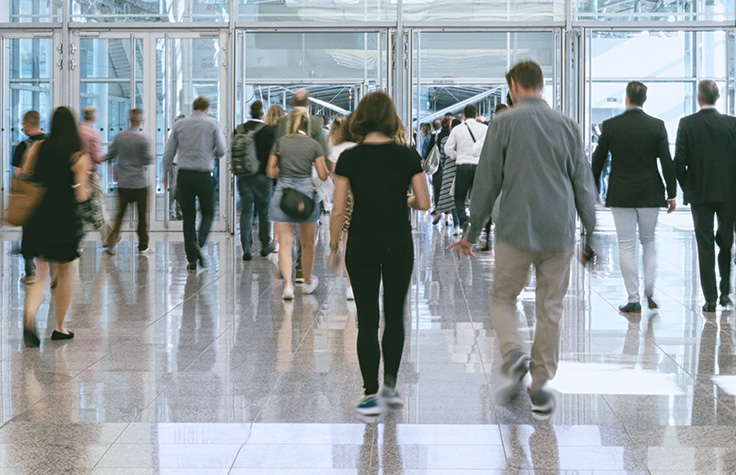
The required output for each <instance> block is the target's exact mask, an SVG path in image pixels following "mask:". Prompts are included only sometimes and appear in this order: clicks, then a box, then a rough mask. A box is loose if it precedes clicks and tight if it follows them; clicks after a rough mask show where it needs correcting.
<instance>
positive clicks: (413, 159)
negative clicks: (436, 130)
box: [335, 143, 422, 236]
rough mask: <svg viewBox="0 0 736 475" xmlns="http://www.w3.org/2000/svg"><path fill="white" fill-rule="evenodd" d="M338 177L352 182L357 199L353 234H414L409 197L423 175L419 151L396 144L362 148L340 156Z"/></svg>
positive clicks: (351, 231)
mask: <svg viewBox="0 0 736 475" xmlns="http://www.w3.org/2000/svg"><path fill="white" fill-rule="evenodd" d="M335 173H336V174H338V175H341V176H344V177H346V178H348V179H349V180H350V189H351V190H352V192H353V198H354V206H353V214H352V218H351V221H350V233H360V234H362V235H373V236H384V235H385V236H392V235H393V236H395V235H396V234H397V233H411V222H410V221H409V213H407V205H406V193H407V191H408V190H409V186H410V184H411V179H412V177H413V176H414V175H416V174H417V173H422V164H421V159H420V158H419V154H418V153H417V152H416V150H414V149H412V148H408V147H402V146H401V145H396V144H394V143H388V144H381V145H368V144H362V145H358V146H356V147H354V148H351V149H349V150H346V151H344V152H343V153H342V154H341V155H340V158H339V159H338V161H337V167H336V168H335Z"/></svg>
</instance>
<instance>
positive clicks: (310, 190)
mask: <svg viewBox="0 0 736 475" xmlns="http://www.w3.org/2000/svg"><path fill="white" fill-rule="evenodd" d="M285 188H293V189H295V190H297V191H299V192H301V193H304V194H305V195H307V196H311V197H312V199H313V200H314V205H315V206H314V211H313V212H312V215H311V216H310V217H309V219H306V220H303V221H301V220H297V219H294V218H292V217H291V216H289V215H287V214H286V213H284V212H283V211H281V207H280V206H279V205H280V204H281V197H282V196H283V194H284V189H285ZM268 214H269V217H270V218H271V221H273V222H274V223H297V224H298V223H316V222H317V221H319V214H320V206H319V198H317V193H316V192H315V191H314V185H313V184H312V178H311V177H305V178H294V177H284V178H279V179H278V181H277V182H276V188H275V189H274V192H273V198H271V207H270V208H269V212H268Z"/></svg>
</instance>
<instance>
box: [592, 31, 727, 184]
mask: <svg viewBox="0 0 736 475" xmlns="http://www.w3.org/2000/svg"><path fill="white" fill-rule="evenodd" d="M726 41H727V37H726V34H725V33H724V32H722V31H708V32H646V31H638V32H611V31H607V32H597V31H594V32H592V33H591V36H590V58H591V61H590V77H589V79H588V84H589V94H590V101H589V111H588V120H587V121H586V130H588V131H590V133H589V134H588V136H587V139H588V140H589V143H590V148H589V149H590V150H591V151H593V150H594V147H595V143H596V142H597V141H596V138H597V136H598V134H599V133H600V126H601V124H602V123H603V121H605V120H607V119H610V118H611V117H614V116H616V115H619V114H621V113H622V112H624V111H625V109H626V105H625V96H626V85H627V83H628V82H629V81H631V80H638V81H642V82H643V83H644V84H646V85H647V87H648V91H647V101H646V104H645V105H644V110H645V111H646V112H647V113H648V114H650V115H652V116H654V117H657V118H659V119H662V120H663V121H664V123H665V126H666V128H667V135H668V138H669V141H670V146H671V147H670V148H671V152H672V154H673V156H674V145H675V140H676V138H677V127H678V125H679V122H680V119H681V118H682V117H683V116H685V115H688V114H692V113H694V112H696V111H697V109H698V107H697V83H698V81H699V80H701V79H713V80H715V81H716V83H717V84H718V87H719V89H720V90H721V91H722V92H721V95H722V96H723V97H722V99H721V100H719V101H718V102H717V104H716V107H717V108H718V110H720V111H721V112H726V100H725V96H726V93H725V91H726V71H727V64H728V63H729V60H728V58H727V56H726V49H727V48H726ZM729 94H731V95H732V92H730V91H729ZM606 181H607V177H606V176H605V174H604V177H603V179H602V183H601V184H599V186H600V187H601V190H602V191H605V184H606ZM681 196H682V194H681V193H680V197H681Z"/></svg>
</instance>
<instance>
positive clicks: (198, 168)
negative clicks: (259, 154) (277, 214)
mask: <svg viewBox="0 0 736 475" xmlns="http://www.w3.org/2000/svg"><path fill="white" fill-rule="evenodd" d="M193 108H194V112H193V113H192V115H190V116H189V117H185V118H183V119H180V120H178V121H177V122H176V123H175V124H174V129H173V130H172V131H171V135H170V136H169V141H168V142H167V143H166V149H165V150H164V161H163V165H164V174H165V175H166V176H168V174H169V173H171V171H172V169H173V166H174V157H175V156H178V159H177V164H178V174H177V192H176V199H177V200H178V201H179V204H180V205H181V212H182V215H183V221H184V247H185V250H186V254H187V262H188V263H189V264H188V265H187V269H189V270H197V261H199V264H200V265H202V266H204V258H203V257H202V250H201V247H202V246H204V245H205V243H206V242H207V235H209V233H210V228H211V227H212V220H213V219H214V216H215V185H216V183H217V181H216V179H215V177H214V175H213V173H212V172H213V170H214V169H215V157H223V156H225V153H226V152H227V145H226V144H225V136H224V135H223V133H222V130H220V127H219V126H218V125H217V122H215V121H214V120H211V119H209V118H208V117H207V113H208V112H209V110H210V101H209V100H208V99H207V98H206V97H201V96H200V97H198V98H196V99H195V100H194V107H193ZM167 183H168V181H167ZM197 199H199V209H200V210H201V212H202V219H201V221H200V223H199V233H197V230H196V224H197V202H196V200H197Z"/></svg>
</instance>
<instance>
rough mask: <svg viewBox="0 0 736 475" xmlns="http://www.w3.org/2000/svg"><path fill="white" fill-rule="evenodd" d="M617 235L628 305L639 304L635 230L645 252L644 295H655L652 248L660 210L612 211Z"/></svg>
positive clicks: (654, 267)
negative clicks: (637, 229)
mask: <svg viewBox="0 0 736 475" xmlns="http://www.w3.org/2000/svg"><path fill="white" fill-rule="evenodd" d="M611 213H612V214H613V222H614V223H615V225H616V234H617V236H618V259H619V266H620V267H621V275H622V276H623V278H624V286H625V287H626V292H627V293H628V294H629V302H639V300H640V296H639V263H638V259H637V251H638V247H639V246H638V245H637V243H636V228H637V226H638V227H639V241H640V242H641V245H642V248H643V250H644V253H643V254H644V256H643V259H644V294H645V295H646V296H647V297H652V296H653V295H654V273H655V270H656V267H657V252H656V249H655V246H654V229H655V228H656V227H657V217H658V216H659V208H611Z"/></svg>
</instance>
